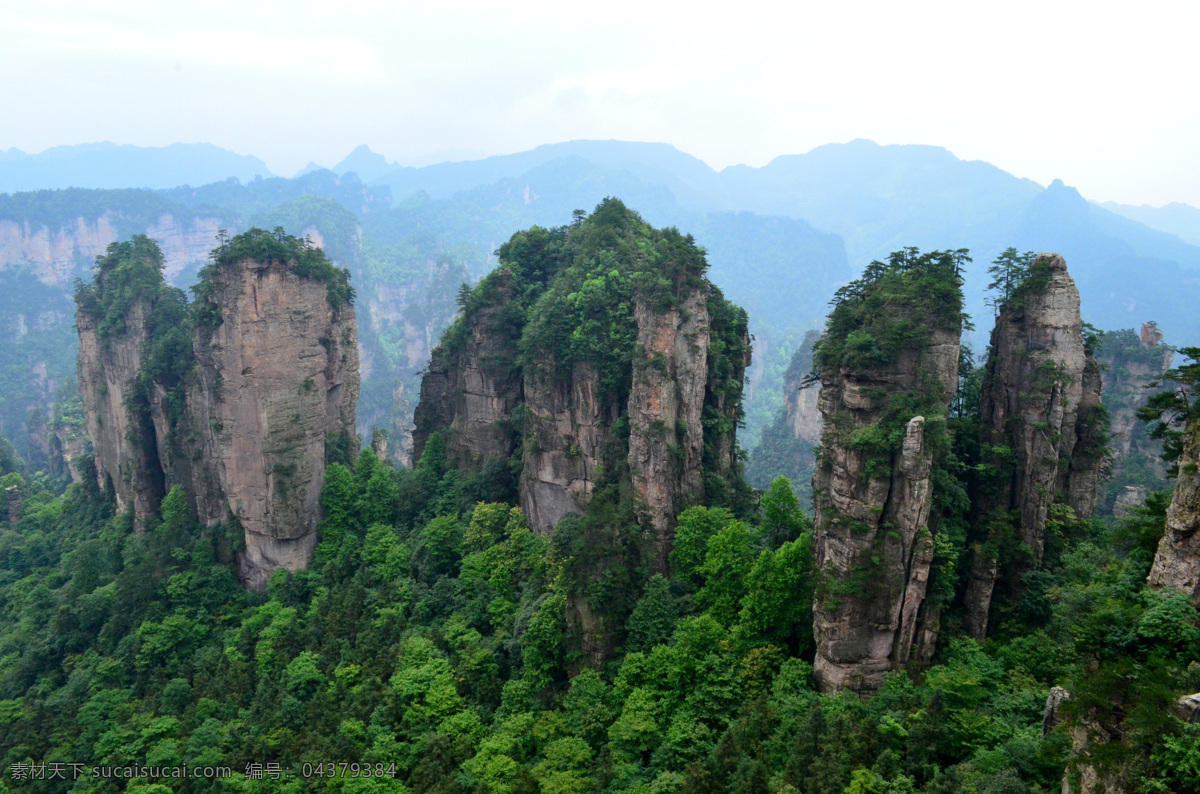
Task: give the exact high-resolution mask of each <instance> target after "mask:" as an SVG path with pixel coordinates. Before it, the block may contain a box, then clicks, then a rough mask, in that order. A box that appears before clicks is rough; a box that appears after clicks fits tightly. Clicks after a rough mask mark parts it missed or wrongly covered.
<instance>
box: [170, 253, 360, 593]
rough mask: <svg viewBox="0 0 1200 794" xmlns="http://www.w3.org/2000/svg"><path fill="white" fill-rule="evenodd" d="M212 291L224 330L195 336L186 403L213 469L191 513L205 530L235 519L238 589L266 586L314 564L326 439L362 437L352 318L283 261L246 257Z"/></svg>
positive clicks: (199, 480) (219, 276)
mask: <svg viewBox="0 0 1200 794" xmlns="http://www.w3.org/2000/svg"><path fill="white" fill-rule="evenodd" d="M212 284H213V290H212V293H211V297H210V299H209V300H210V301H211V303H212V304H213V305H214V306H215V307H217V308H218V310H219V311H220V315H221V322H220V324H219V325H217V326H216V327H215V328H204V327H202V328H201V329H199V333H198V335H197V339H196V347H195V350H196V368H195V379H194V381H193V382H192V383H191V384H190V388H189V393H188V406H189V410H190V412H191V416H192V427H193V428H194V429H195V430H196V431H198V433H199V435H200V438H201V439H202V440H201V442H200V443H201V457H202V460H203V461H204V463H205V465H206V467H208V468H209V469H210V470H211V474H208V473H206V475H207V476H201V477H196V478H194V481H195V486H196V487H195V488H194V492H195V495H196V506H197V512H198V513H199V515H200V517H201V520H203V521H204V522H205V523H209V524H212V523H216V522H218V521H222V520H225V519H226V518H228V517H232V518H234V519H236V520H237V521H238V523H239V524H240V525H241V527H242V529H243V530H244V532H245V544H246V546H245V551H244V553H243V554H242V557H241V575H242V580H243V582H245V583H246V584H247V586H249V587H252V588H261V587H263V586H264V585H265V584H266V580H267V578H269V577H270V575H271V573H273V572H274V571H275V570H277V569H279V568H286V569H288V570H293V571H294V570H299V569H301V568H304V567H306V566H307V565H308V560H309V559H310V557H311V555H312V551H313V549H314V548H315V546H316V542H317V521H318V520H319V517H320V512H321V511H320V497H321V489H322V488H323V487H324V484H325V444H326V440H327V439H328V438H329V437H330V436H334V437H336V436H340V435H342V434H348V435H350V436H353V435H354V434H355V423H354V406H355V403H356V402H357V400H358V390H359V379H358V339H357V332H356V326H355V322H354V313H353V311H352V310H351V309H349V308H348V307H347V308H345V309H344V310H339V309H336V308H334V307H332V306H331V305H330V303H329V301H328V300H327V299H326V286H325V284H323V283H321V282H320V281H317V280H313V279H305V278H301V277H300V276H298V275H297V274H295V273H294V272H292V271H291V270H290V269H289V267H288V265H287V264H285V263H283V262H267V263H262V262H258V261H255V260H252V259H244V260H242V261H240V262H237V263H234V264H232V265H227V266H223V267H221V268H219V269H218V271H217V272H216V274H215V275H214V276H213V279H212ZM214 475H215V476H214ZM213 484H215V485H216V486H217V488H216V489H215V491H214V489H212V485H213Z"/></svg>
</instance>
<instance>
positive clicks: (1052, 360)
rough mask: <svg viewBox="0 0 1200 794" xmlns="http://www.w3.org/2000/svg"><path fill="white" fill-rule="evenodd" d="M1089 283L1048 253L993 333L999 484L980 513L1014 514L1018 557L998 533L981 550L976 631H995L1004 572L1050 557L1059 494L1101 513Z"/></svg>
mask: <svg viewBox="0 0 1200 794" xmlns="http://www.w3.org/2000/svg"><path fill="white" fill-rule="evenodd" d="M1079 310H1080V301H1079V290H1078V289H1076V288H1075V281H1074V279H1072V278H1071V274H1070V273H1068V272H1067V263H1066V261H1065V260H1064V259H1063V258H1062V257H1061V256H1059V255H1058V254H1039V255H1038V256H1037V257H1036V258H1035V259H1034V261H1033V262H1032V263H1031V265H1030V269H1029V275H1028V277H1027V278H1026V279H1025V281H1024V283H1023V284H1022V285H1021V286H1020V287H1019V288H1018V289H1017V291H1016V293H1015V294H1014V295H1013V297H1012V298H1011V299H1010V300H1009V301H1008V302H1006V303H1005V304H1004V305H1003V306H1002V307H1001V309H1000V314H999V316H998V317H997V319H996V327H995V328H994V329H993V331H992V337H991V347H990V355H989V357H988V363H987V370H986V373H985V376H984V382H983V391H982V395H981V404H982V413H983V416H982V423H983V442H984V444H985V445H986V447H987V448H988V449H990V450H991V451H992V454H993V459H994V464H995V467H996V470H997V473H996V476H995V479H994V482H992V483H990V485H989V486H988V487H986V488H985V490H984V492H983V493H981V495H980V497H979V500H978V501H979V504H978V509H977V513H978V514H979V515H980V516H981V517H986V516H994V517H998V518H999V519H1001V522H1002V523H1006V522H1008V521H1009V517H1011V522H1012V524H1013V525H1014V528H1015V530H1016V532H1015V534H1016V540H1017V542H1018V548H1019V549H1020V552H1019V553H1018V555H1019V556H1018V558H1017V559H1014V560H1012V561H1010V562H1009V564H1008V565H1007V566H1001V565H999V564H998V560H997V553H998V552H997V548H996V543H997V542H998V539H997V538H994V537H992V538H986V539H981V542H979V543H977V544H976V545H975V547H974V548H973V550H972V554H973V562H972V567H971V580H970V583H969V585H968V590H967V595H966V615H967V629H968V631H970V633H971V634H972V635H973V636H975V637H977V638H982V637H984V636H985V635H986V634H987V618H988V611H989V608H990V604H991V600H992V591H993V589H994V587H995V585H996V582H997V578H998V577H1005V576H1007V577H1010V578H1012V579H1014V580H1015V578H1016V576H1017V575H1018V574H1019V573H1020V572H1021V571H1024V570H1029V569H1030V568H1033V567H1036V566H1037V565H1038V564H1040V563H1041V561H1042V557H1043V555H1044V553H1045V547H1046V519H1047V517H1048V515H1049V511H1050V505H1051V504H1053V503H1054V502H1055V501H1062V502H1064V503H1065V504H1069V505H1070V506H1071V507H1072V508H1073V509H1074V511H1075V514H1076V515H1077V516H1079V517H1080V518H1088V517H1090V516H1091V514H1092V511H1093V509H1094V507H1095V503H1096V483H1097V479H1098V475H1099V471H1100V467H1101V465H1102V464H1103V462H1104V458H1105V439H1106V436H1107V414H1106V413H1105V411H1104V409H1103V406H1102V405H1101V401H1100V389H1101V378H1100V367H1099V365H1098V364H1097V363H1096V359H1095V357H1094V356H1093V355H1092V351H1091V349H1090V347H1089V345H1088V344H1087V343H1086V342H1085V339H1084V334H1083V320H1082V319H1081V318H1080V313H1079Z"/></svg>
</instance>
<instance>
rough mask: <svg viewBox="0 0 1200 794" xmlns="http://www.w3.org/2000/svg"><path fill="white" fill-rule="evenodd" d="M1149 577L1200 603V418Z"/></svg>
mask: <svg viewBox="0 0 1200 794" xmlns="http://www.w3.org/2000/svg"><path fill="white" fill-rule="evenodd" d="M1148 581H1149V583H1150V586H1151V587H1154V588H1162V587H1172V588H1174V589H1176V590H1182V591H1183V592H1185V593H1187V594H1188V596H1189V597H1190V598H1191V599H1192V604H1193V605H1194V606H1197V607H1200V421H1198V422H1193V423H1192V426H1191V428H1189V432H1188V439H1187V443H1186V444H1185V446H1184V450H1183V455H1182V456H1181V457H1180V459H1179V478H1178V479H1177V480H1176V481H1175V493H1174V495H1173V496H1172V497H1171V506H1170V507H1169V508H1168V509H1167V531H1166V534H1164V535H1163V538H1162V540H1161V541H1159V543H1158V553H1156V554H1155V555H1154V566H1153V567H1152V568H1151V569H1150V577H1149V579H1148Z"/></svg>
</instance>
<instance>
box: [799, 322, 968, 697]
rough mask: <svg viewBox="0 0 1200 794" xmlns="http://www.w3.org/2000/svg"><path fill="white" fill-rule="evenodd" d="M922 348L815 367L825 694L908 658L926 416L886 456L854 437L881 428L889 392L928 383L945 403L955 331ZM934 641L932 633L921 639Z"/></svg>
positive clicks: (919, 585)
mask: <svg viewBox="0 0 1200 794" xmlns="http://www.w3.org/2000/svg"><path fill="white" fill-rule="evenodd" d="M930 336H931V343H930V344H929V346H928V347H927V348H926V349H925V350H924V351H921V352H917V351H905V352H904V353H902V354H901V355H900V357H899V360H897V361H896V362H895V363H894V364H893V365H892V366H889V367H887V368H880V369H874V370H866V371H851V370H848V369H846V368H842V369H841V370H840V371H837V372H827V373H822V374H821V393H820V399H819V407H820V409H821V415H822V418H823V427H824V430H823V434H822V446H823V461H822V463H821V464H820V465H818V467H817V470H816V472H815V473H814V475H813V501H814V506H815V507H816V525H815V544H814V551H815V555H816V564H817V568H818V570H819V571H820V575H821V576H822V577H823V583H822V585H821V587H820V590H819V594H818V598H817V602H816V604H815V605H814V608H813V617H814V620H813V633H814V636H815V639H816V644H817V653H816V662H815V665H814V672H815V675H816V679H817V683H818V685H819V686H820V688H821V689H823V690H825V691H836V690H839V689H853V690H857V691H870V690H873V689H876V688H878V687H879V686H880V685H881V684H882V683H883V678H884V676H885V675H886V674H887V673H888V672H889V671H892V670H898V669H902V668H903V667H904V665H905V664H906V663H907V662H908V660H909V657H910V654H911V653H912V649H913V642H914V637H916V636H917V634H918V632H917V623H918V616H919V615H920V611H921V605H922V603H923V601H924V598H925V592H926V587H927V585H928V582H929V571H930V565H931V563H932V561H933V537H932V534H931V532H930V528H929V510H930V504H931V497H932V487H931V481H930V475H931V472H932V466H933V457H932V453H931V450H930V449H929V447H928V444H927V443H926V417H923V416H914V417H911V418H910V419H909V420H908V421H907V423H906V425H905V428H904V440H903V444H902V446H901V449H900V450H898V451H895V452H892V453H890V459H889V460H887V461H882V460H881V459H880V458H879V456H878V453H871V452H868V451H865V450H864V449H862V448H861V447H858V446H856V445H853V444H851V443H850V439H851V438H852V437H853V436H854V435H855V433H856V432H860V431H864V430H869V429H870V428H872V427H874V426H876V425H878V424H879V423H880V422H881V421H882V420H883V418H884V415H885V413H886V412H887V409H888V403H889V399H890V398H891V397H892V396H893V395H895V394H898V393H902V392H909V391H913V390H915V389H917V388H918V387H919V386H920V385H921V384H922V382H923V381H924V382H925V383H926V385H928V384H929V383H930V382H932V383H933V384H936V386H935V387H934V388H936V389H937V390H938V392H939V395H938V397H939V401H940V405H939V406H937V407H938V408H940V410H941V412H942V413H944V412H945V410H946V409H948V408H949V404H950V400H951V398H952V396H953V394H954V391H955V388H956V385H957V380H958V357H959V341H958V334H957V333H955V332H950V331H945V330H931V332H930ZM922 642H923V643H924V644H928V645H932V638H931V637H930V638H923V640H922Z"/></svg>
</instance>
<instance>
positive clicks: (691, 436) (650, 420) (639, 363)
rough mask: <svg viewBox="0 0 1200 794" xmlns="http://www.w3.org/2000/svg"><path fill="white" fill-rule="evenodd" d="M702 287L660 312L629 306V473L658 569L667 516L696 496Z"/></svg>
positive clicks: (704, 346) (704, 339)
mask: <svg viewBox="0 0 1200 794" xmlns="http://www.w3.org/2000/svg"><path fill="white" fill-rule="evenodd" d="M706 292H707V290H703V289H700V288H697V289H693V290H692V291H691V292H690V293H688V294H686V295H685V296H684V297H683V299H682V300H680V301H679V304H678V305H677V306H672V307H670V308H669V309H667V310H666V311H655V310H654V309H653V308H652V307H650V306H648V305H647V301H645V300H644V299H643V300H637V301H635V303H634V318H635V319H636V320H637V328H638V337H637V339H638V341H637V348H635V353H634V356H635V361H634V367H633V383H632V385H631V387H630V390H629V471H630V474H631V475H632V480H633V489H634V492H635V493H636V494H637V497H638V499H639V500H640V501H641V504H642V505H643V506H644V508H645V510H646V513H647V517H648V518H649V522H650V525H651V526H652V527H654V532H655V536H656V537H657V539H658V546H657V550H656V558H657V566H658V569H659V570H661V571H666V570H667V569H668V567H669V566H668V560H667V557H668V555H669V554H670V553H671V545H672V541H673V540H674V533H675V517H676V516H677V515H679V513H680V511H682V510H683V508H684V507H686V506H687V505H689V504H695V503H698V502H699V501H700V500H701V499H702V498H703V496H704V474H703V471H702V469H701V466H702V464H703V454H704V428H703V424H702V422H701V418H702V415H703V412H704V397H705V385H706V382H707V379H708V347H709V317H708V302H707V300H708V296H707V294H706ZM638 352H641V353H642V354H643V358H642V359H641V360H637V359H636V356H637V354H638Z"/></svg>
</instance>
